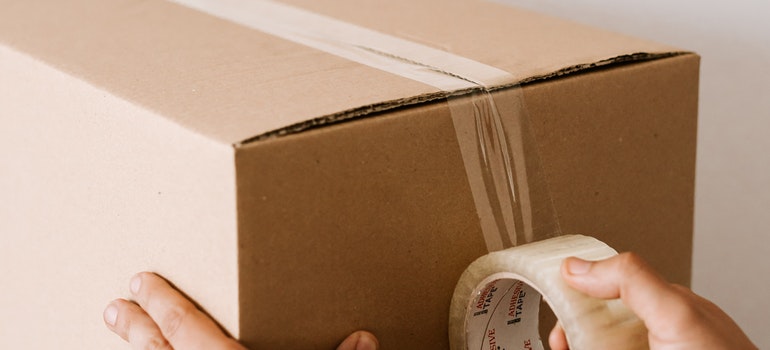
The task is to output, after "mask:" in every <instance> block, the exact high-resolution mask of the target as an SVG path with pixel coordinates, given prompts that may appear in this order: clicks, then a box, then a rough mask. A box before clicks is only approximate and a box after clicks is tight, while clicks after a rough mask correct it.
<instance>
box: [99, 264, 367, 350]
mask: <svg viewBox="0 0 770 350" xmlns="http://www.w3.org/2000/svg"><path fill="white" fill-rule="evenodd" d="M129 289H130V290H131V295H133V297H134V299H135V300H136V303H134V302H131V301H128V300H125V299H116V300H113V301H112V302H110V304H109V305H107V308H106V309H105V310H104V315H103V316H104V323H105V324H106V325H107V328H109V329H110V330H112V331H113V332H114V333H115V334H117V335H119V336H120V337H121V338H123V339H124V340H125V341H127V342H128V343H129V344H131V348H132V349H135V350H145V349H154V350H171V349H176V350H198V349H201V350H204V349H205V350H213V349H217V350H219V349H221V350H246V348H245V347H244V346H243V345H241V344H239V343H238V342H237V341H236V340H235V339H233V338H231V337H229V336H227V335H226V334H225V333H224V331H222V329H221V328H219V326H218V325H217V324H216V323H215V322H214V321H213V320H212V319H211V318H209V317H208V316H207V315H206V314H205V313H203V312H202V311H201V310H199V309H198V308H197V307H195V305H194V304H193V303H192V302H190V301H189V300H188V299H187V298H185V297H184V296H183V295H182V294H181V293H179V291H177V290H176V289H174V288H173V287H171V285H169V284H168V282H166V281H165V280H164V279H163V278H161V277H160V276H158V275H156V274H154V273H150V272H142V273H139V274H137V275H135V276H134V277H133V278H132V279H131V282H130V284H129ZM378 347H379V345H378V343H377V339H376V338H375V337H374V336H373V335H372V334H371V333H368V332H364V331H359V332H355V333H353V334H351V335H350V336H349V337H348V338H347V339H345V340H344V341H343V342H342V344H340V346H339V347H338V348H337V350H376V349H377V348H378Z"/></svg>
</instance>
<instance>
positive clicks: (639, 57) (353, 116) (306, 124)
mask: <svg viewBox="0 0 770 350" xmlns="http://www.w3.org/2000/svg"><path fill="white" fill-rule="evenodd" d="M689 54H693V52H690V51H672V52H661V53H648V52H637V53H632V54H626V55H621V56H616V57H612V58H608V59H604V60H600V61H596V62H590V63H583V64H577V65H573V66H569V67H565V68H562V69H560V70H557V71H554V72H551V73H548V74H544V75H537V76H531V77H528V78H525V79H522V80H520V81H517V82H513V83H510V84H505V85H499V86H494V87H491V88H489V89H488V90H489V91H497V90H501V89H509V88H514V87H519V86H522V85H526V84H531V83H535V82H541V81H546V80H552V79H558V78H560V77H564V76H572V75H575V74H580V73H584V72H588V71H592V70H596V69H604V68H611V67H613V66H617V65H622V64H628V63H636V62H644V61H651V60H657V59H665V58H668V57H674V56H681V55H689ZM482 89H483V88H482V87H479V88H478V89H464V90H457V91H442V92H437V93H430V94H423V95H419V96H413V97H410V98H405V99H399V100H391V101H383V102H380V103H376V104H371V105H366V106H360V107H357V108H351V109H348V110H344V111H340V112H337V113H334V114H329V115H325V116H321V117H317V118H313V119H309V120H306V121H303V122H301V123H296V124H292V125H288V126H286V127H283V128H280V129H277V130H273V131H269V132H266V133H263V134H260V135H255V136H254V137H251V138H248V139H245V140H243V141H241V142H238V143H236V144H234V147H236V148H239V147H241V146H243V145H246V144H251V143H254V142H259V141H262V140H265V139H270V138H276V137H283V136H287V135H292V134H297V133H301V132H303V131H306V130H310V129H315V128H320V127H324V126H327V125H333V124H338V123H343V122H348V121H353V120H359V119H364V118H368V117H375V116H377V115H380V114H381V113H383V112H387V111H392V110H396V109H400V108H408V107H411V106H415V105H419V104H422V103H428V102H433V101H438V100H443V99H446V98H448V97H453V96H462V95H467V94H470V93H472V92H474V91H479V90H482Z"/></svg>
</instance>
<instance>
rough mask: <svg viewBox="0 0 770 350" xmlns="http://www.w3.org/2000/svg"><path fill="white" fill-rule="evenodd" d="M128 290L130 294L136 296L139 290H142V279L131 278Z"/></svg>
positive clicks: (137, 277) (137, 276) (138, 277)
mask: <svg viewBox="0 0 770 350" xmlns="http://www.w3.org/2000/svg"><path fill="white" fill-rule="evenodd" d="M128 288H130V289H131V293H132V294H138V293H139V288H142V278H141V277H140V276H139V275H136V276H134V277H133V278H131V283H130V284H129V286H128Z"/></svg>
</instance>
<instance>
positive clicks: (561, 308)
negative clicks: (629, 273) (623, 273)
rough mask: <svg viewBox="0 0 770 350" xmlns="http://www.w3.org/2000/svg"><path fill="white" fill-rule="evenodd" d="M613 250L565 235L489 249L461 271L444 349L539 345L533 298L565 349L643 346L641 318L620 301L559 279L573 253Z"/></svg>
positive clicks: (591, 256)
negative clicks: (552, 318) (549, 314)
mask: <svg viewBox="0 0 770 350" xmlns="http://www.w3.org/2000/svg"><path fill="white" fill-rule="evenodd" d="M614 255H617V252H616V251H615V250H614V249H612V248H610V247H609V246H608V245H606V244H604V243H603V242H601V241H599V240H597V239H595V238H592V237H587V236H581V235H568V236H560V237H556V238H551V239H548V240H543V241H539V242H535V243H531V244H525V245H522V246H518V247H513V248H509V249H506V250H502V251H498V252H494V253H490V254H488V255H485V256H483V257H481V258H479V259H477V260H476V261H474V262H473V263H472V264H471V265H470V266H469V267H468V268H467V269H466V270H465V272H464V273H463V274H462V276H461V277H460V280H459V282H458V284H457V287H456V288H455V292H454V296H453V297H452V305H451V308H450V315H449V340H450V347H451V349H452V350H471V349H472V350H480V349H490V350H512V349H543V344H542V341H541V340H540V336H539V333H538V317H539V316H538V313H539V309H540V298H541V296H542V298H543V299H544V300H545V301H546V302H547V303H548V305H549V306H550V307H551V309H552V310H553V312H554V314H555V315H556V317H557V318H558V319H559V322H560V323H561V325H562V328H564V332H565V334H566V336H567V342H568V344H569V346H570V349H572V350H587V349H592V350H597V349H649V346H648V343H647V329H646V328H645V327H644V323H643V322H642V321H641V320H640V319H639V318H638V317H636V315H635V314H634V313H633V312H632V311H631V310H629V309H628V308H627V307H626V306H625V305H624V304H623V302H622V301H621V300H619V299H613V300H602V299H596V298H592V297H589V296H587V295H585V294H583V293H581V292H578V291H576V290H574V289H572V288H571V287H569V286H568V285H567V284H566V283H565V282H564V281H563V279H562V277H561V272H560V268H561V262H562V261H563V260H564V258H567V257H570V256H576V257H579V258H582V259H586V260H602V259H606V258H609V257H611V256H614Z"/></svg>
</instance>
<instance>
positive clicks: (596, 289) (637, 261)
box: [548, 253, 757, 350]
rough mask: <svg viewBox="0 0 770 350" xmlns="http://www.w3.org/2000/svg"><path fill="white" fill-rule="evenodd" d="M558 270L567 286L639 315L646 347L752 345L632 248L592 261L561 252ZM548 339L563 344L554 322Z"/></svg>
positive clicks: (557, 346)
mask: <svg viewBox="0 0 770 350" xmlns="http://www.w3.org/2000/svg"><path fill="white" fill-rule="evenodd" d="M561 274H562V277H563V278H564V280H565V281H566V282H567V284H569V285H570V286H571V287H572V288H575V289H576V290H578V291H581V292H583V293H586V294H588V295H589V296H592V297H596V298H602V299H616V298H620V299H621V300H623V303H624V304H625V305H626V306H627V307H628V308H629V309H631V310H632V311H633V312H634V313H636V315H637V316H639V318H640V319H641V320H642V321H644V324H645V326H646V327H647V330H648V335H647V337H648V341H649V345H650V349H651V350H672V349H708V350H721V349H757V347H756V346H754V344H752V343H751V340H749V338H748V337H747V336H746V334H745V333H743V331H742V330H741V329H740V327H738V325H737V324H736V323H735V321H733V320H732V319H731V318H730V316H728V315H727V314H726V313H725V312H724V311H722V310H721V309H720V308H719V307H718V306H716V305H715V304H714V303H712V302H710V301H708V300H706V299H704V298H702V297H700V296H698V295H696V294H695V293H693V292H692V291H691V290H690V289H688V288H685V287H683V286H680V285H676V284H671V283H668V282H667V281H666V280H664V279H663V277H661V276H660V275H659V274H658V273H657V272H655V271H654V270H653V269H652V268H651V267H650V266H649V265H648V264H647V263H646V262H645V261H644V260H643V259H642V258H640V257H639V256H638V255H636V254H633V253H622V254H620V255H617V256H614V257H612V258H609V259H606V260H602V261H597V262H589V261H585V260H581V259H578V258H567V259H565V260H564V262H563V263H562V266H561ZM629 341H633V340H632V339H629ZM548 342H549V343H550V345H551V348H552V349H553V350H566V349H568V346H567V340H566V338H565V335H564V331H563V330H562V329H561V327H560V326H559V325H558V324H557V325H556V326H555V327H554V329H553V330H552V331H551V335H550V336H549V339H548Z"/></svg>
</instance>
